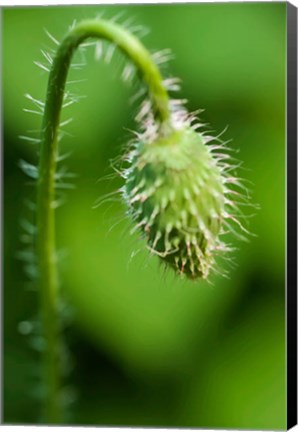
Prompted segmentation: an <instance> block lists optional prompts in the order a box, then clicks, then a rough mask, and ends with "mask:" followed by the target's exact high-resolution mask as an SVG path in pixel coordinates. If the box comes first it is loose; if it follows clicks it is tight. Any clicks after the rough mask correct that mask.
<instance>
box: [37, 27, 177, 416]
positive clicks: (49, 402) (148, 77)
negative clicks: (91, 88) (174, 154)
mask: <svg viewBox="0 0 298 432" xmlns="http://www.w3.org/2000/svg"><path fill="white" fill-rule="evenodd" d="M87 38H100V39H102V38H103V39H106V40H109V41H111V42H112V43H113V44H114V45H116V46H117V47H118V48H119V49H120V50H121V51H122V52H123V53H124V54H126V56H127V57H128V58H129V60H130V61H131V62H132V63H133V64H134V65H135V67H136V69H137V71H138V73H139V75H140V77H141V79H142V80H143V81H144V82H145V84H146V85H147V87H148V93H149V96H150V99H151V104H152V111H153V116H154V119H155V122H156V124H157V127H158V130H159V133H160V134H161V135H163V136H166V135H167V133H168V131H170V130H171V124H170V109H169V97H168V93H167V91H166V89H165V87H164V85H163V82H162V77H161V75H160V72H159V70H158V68H157V66H156V65H155V63H154V62H153V60H152V58H151V55H150V53H149V52H148V51H147V50H146V49H145V48H144V46H143V45H142V44H141V43H140V42H139V40H138V39H137V38H136V37H135V36H133V35H132V34H130V33H129V32H127V31H126V30H125V29H123V28H122V27H121V26H119V25H117V24H115V23H112V22H109V21H105V20H98V19H96V20H86V21H82V22H81V23H79V24H77V25H76V26H75V27H74V28H72V30H70V31H69V33H68V34H67V35H66V36H65V38H64V39H63V41H62V42H61V44H60V45H59V47H58V50H57V53H56V56H55V59H54V61H53V64H52V68H51V71H50V76H49V81H48V89H47V95H46V102H45V110H44V117H43V123H42V130H41V147H40V162H39V176H38V185H37V188H38V191H37V254H38V278H39V287H40V308H41V317H42V318H41V319H42V329H43V336H44V338H45V350H44V354H43V360H42V363H43V382H44V385H45V407H44V408H45V409H44V421H45V422H46V423H59V422H62V421H63V418H62V417H63V413H62V412H61V411H62V408H61V403H60V392H59V390H60V387H61V383H60V380H61V373H60V362H59V347H60V342H61V341H60V337H61V335H60V329H59V319H58V311H57V307H58V299H59V290H58V280H57V264H56V256H55V218H54V216H55V209H54V202H55V173H56V158H57V142H58V128H59V123H60V113H61V108H62V104H63V99H64V91H65V84H66V78H67V73H68V70H69V67H70V63H71V59H72V56H73V54H74V52H75V50H76V48H77V47H78V46H79V45H80V44H81V43H82V42H84V41H85V40H86V39H87Z"/></svg>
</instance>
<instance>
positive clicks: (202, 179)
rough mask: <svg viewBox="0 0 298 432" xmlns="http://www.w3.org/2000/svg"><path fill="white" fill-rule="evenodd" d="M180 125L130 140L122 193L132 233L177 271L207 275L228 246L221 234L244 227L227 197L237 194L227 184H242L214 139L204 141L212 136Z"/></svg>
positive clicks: (191, 275) (194, 276)
mask: <svg viewBox="0 0 298 432" xmlns="http://www.w3.org/2000/svg"><path fill="white" fill-rule="evenodd" d="M185 115H186V114H185V112H184V116H185ZM181 124H183V123H181ZM181 124H180V125H179V128H173V129H172V132H171V133H167V134H166V135H165V136H158V134H157V133H156V131H155V134H154V139H153V140H149V141H147V139H146V137H148V134H147V135H146V131H145V132H144V134H143V135H140V136H139V139H138V140H136V141H135V142H134V144H133V147H132V149H131V150H130V153H129V155H128V156H127V157H126V160H127V161H128V163H129V166H128V167H127V168H126V169H125V170H124V172H123V177H124V178H125V185H124V186H123V188H122V196H123V198H124V200H125V202H126V204H127V206H128V209H129V211H128V213H129V214H130V216H131V217H132V219H133V221H134V223H135V226H134V229H133V231H135V230H140V231H141V232H142V234H143V236H144V237H145V238H146V240H147V245H148V248H149V250H150V251H151V252H152V253H153V254H156V255H158V256H159V257H160V258H161V259H162V260H163V261H164V263H165V264H167V265H168V266H170V267H172V268H173V269H174V270H175V271H176V272H177V273H178V274H181V275H185V276H187V277H188V278H190V279H199V278H202V279H207V278H208V277H209V274H210V272H211V270H215V271H216V257H217V256H218V255H222V254H227V253H228V252H229V251H230V250H231V248H230V247H229V246H228V245H226V244H225V243H224V242H223V240H222V238H221V237H222V236H223V235H224V234H225V232H226V231H227V230H228V231H229V232H231V231H232V230H233V228H232V226H231V223H232V224H234V225H236V227H237V228H239V227H240V231H241V230H245V228H244V227H243V226H242V224H241V223H240V222H239V221H238V219H237V214H238V207H237V204H236V203H235V202H234V201H233V200H232V199H231V197H232V195H233V194H236V195H237V194H240V192H237V191H236V190H234V189H231V188H230V187H229V185H238V186H240V187H241V184H240V183H239V181H238V179H237V178H236V177H234V176H233V175H232V174H231V172H233V166H232V164H231V162H230V161H229V156H228V155H227V154H226V153H223V152H222V147H223V146H222V145H221V144H219V143H218V142H216V138H214V140H215V144H213V145H212V144H207V142H210V141H212V139H211V138H210V137H207V136H204V134H202V133H198V132H197V131H195V130H194V129H195V128H193V127H192V126H191V125H190V123H189V122H187V121H185V122H184V124H183V126H181ZM144 137H145V139H144ZM240 235H241V234H240Z"/></svg>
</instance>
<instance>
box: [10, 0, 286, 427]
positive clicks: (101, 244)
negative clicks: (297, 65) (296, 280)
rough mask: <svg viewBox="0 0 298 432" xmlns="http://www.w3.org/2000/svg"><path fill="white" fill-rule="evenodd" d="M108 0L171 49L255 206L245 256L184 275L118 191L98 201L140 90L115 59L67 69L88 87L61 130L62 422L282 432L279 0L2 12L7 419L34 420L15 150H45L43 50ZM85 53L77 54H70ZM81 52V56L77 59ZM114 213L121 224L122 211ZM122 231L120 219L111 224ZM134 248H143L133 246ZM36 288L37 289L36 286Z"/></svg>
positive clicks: (193, 101) (192, 102)
mask: <svg viewBox="0 0 298 432" xmlns="http://www.w3.org/2000/svg"><path fill="white" fill-rule="evenodd" d="M103 11H104V12H105V14H104V17H107V18H109V17H113V16H115V15H117V14H118V13H119V12H122V11H123V12H124V15H123V18H122V19H121V20H120V21H122V22H123V21H125V20H126V19H129V18H130V17H135V25H141V26H145V27H148V28H149V29H150V33H149V34H148V35H147V36H146V37H145V38H144V39H143V42H144V44H145V45H146V46H147V47H148V48H149V49H151V50H160V49H164V48H170V49H171V50H172V52H173V53H174V58H173V60H171V61H170V63H169V64H168V65H167V66H166V68H165V69H164V72H165V74H167V75H170V76H177V77H179V78H181V80H182V90H181V91H180V92H179V94H178V96H179V97H183V98H186V99H188V103H187V107H188V108H189V110H196V109H198V108H204V109H205V111H204V113H203V114H202V118H203V119H204V121H206V122H207V123H209V124H210V125H212V126H211V127H210V128H212V129H213V130H214V131H216V132H215V133H219V132H221V131H222V130H223V129H224V128H225V127H226V126H227V125H229V128H228V130H227V131H226V132H225V134H224V139H226V140H229V139H233V140H232V142H231V143H230V146H231V147H233V148H235V149H240V152H239V154H238V155H237V157H239V159H240V160H242V161H243V162H244V167H245V168H246V169H247V170H245V171H244V170H243V171H242V172H240V173H239V174H240V176H241V177H245V178H246V179H248V180H249V181H251V182H252V184H253V185H252V187H251V190H252V199H253V202H254V203H258V204H259V205H260V207H261V209H260V210H259V211H258V212H257V214H256V216H255V217H253V218H252V219H251V220H250V230H251V231H252V232H253V233H255V234H256V237H251V239H250V242H249V243H239V242H235V243H236V245H237V247H239V250H238V251H237V252H236V255H235V256H236V262H237V267H236V268H235V269H232V270H231V271H230V279H224V278H222V277H220V276H213V277H212V283H213V284H212V285H211V284H208V283H203V282H195V283H192V282H188V281H181V280H179V279H178V278H176V277H175V276H174V275H173V274H172V273H171V272H164V269H163V268H162V267H160V265H159V262H158V259H157V258H155V257H154V258H152V257H151V258H150V257H149V254H148V252H147V251H146V250H145V248H144V244H143V241H140V240H139V239H138V236H137V235H135V236H133V237H131V236H129V234H128V232H129V229H130V223H129V221H127V220H125V219H124V218H123V215H124V213H125V208H124V206H123V205H122V204H121V203H114V204H113V205H112V206H109V205H106V206H102V207H100V208H98V209H95V210H94V209H92V206H93V205H94V203H95V201H96V199H97V198H99V197H101V196H102V195H103V194H105V193H107V192H110V191H113V190H115V188H118V187H119V186H120V185H121V181H120V180H119V179H117V178H115V179H111V180H108V181H100V182H99V181H98V180H99V179H101V178H102V177H103V176H105V175H107V174H110V173H112V168H111V167H110V162H109V161H110V159H113V158H115V157H116V156H117V155H119V154H120V153H121V151H122V148H123V145H124V144H125V143H126V142H127V140H128V139H129V138H130V136H131V135H130V133H129V130H130V129H135V128H136V124H135V121H134V116H135V114H136V112H137V108H138V105H137V104H135V103H134V104H130V103H129V100H130V98H131V97H132V96H133V95H134V89H133V88H131V87H129V86H127V85H124V84H123V83H122V81H121V79H120V74H121V63H119V57H117V55H116V56H115V58H114V59H113V60H112V62H111V64H105V62H104V61H100V62H97V61H95V60H94V48H91V47H90V48H89V49H87V50H86V59H87V66H86V67H84V68H82V70H72V71H71V74H70V75H71V79H72V80H77V79H84V81H83V82H81V83H77V84H72V85H70V86H69V89H70V90H71V91H72V92H74V93H76V94H77V95H79V96H85V97H84V98H82V99H80V101H79V103H78V104H75V105H73V106H71V107H69V108H67V109H66V110H67V113H66V110H65V114H64V116H65V118H68V117H73V118H74V120H73V122H72V123H70V124H69V125H68V126H67V128H66V130H67V132H68V134H67V135H66V136H65V138H64V139H63V141H62V143H61V144H62V145H61V147H62V151H63V152H68V151H71V152H72V154H71V156H70V157H69V158H68V159H67V160H66V162H65V164H66V165H67V166H68V168H69V170H70V171H72V172H75V173H76V174H77V178H75V179H74V181H73V183H74V184H75V186H76V188H75V189H73V190H70V191H69V192H67V200H66V203H65V205H64V206H62V207H61V208H60V209H59V210H58V211H57V231H58V235H57V241H58V245H59V248H60V249H61V250H63V251H66V257H65V258H64V259H63V260H62V261H61V263H60V267H61V272H60V273H61V281H62V288H63V290H64V292H65V293H66V295H67V297H68V299H69V302H70V304H71V305H72V306H73V309H74V312H75V318H74V323H73V324H72V325H71V327H70V328H69V329H68V331H67V339H68V344H69V346H70V348H71V351H72V356H73V361H74V370H73V372H72V374H71V377H70V379H69V384H70V385H71V386H72V387H73V388H75V389H76V392H77V400H76V402H75V404H74V408H73V412H72V416H71V417H70V418H69V422H70V423H73V424H85V425H92V424H94V425H99V424H104V425H142V426H171V427H175V426H176V427H178V426H180V427H205V428H207V427H208V428H216V427H222V428H251V429H252V428H257V429H266V428H269V429H273V428H276V429H284V428H285V427H286V419H285V414H286V413H285V407H286V405H285V402H286V399H285V398H286V393H285V391H286V387H285V286H284V276H285V267H284V259H285V236H284V233H285V216H284V215H285V207H284V206H285V34H286V33H285V31H286V28H285V17H286V4H285V3H272V4H271V3H263V4H262V3H252V4H245V3H239V4H237V3H231V4H228V3H226V4H193V5H190V4H189V5H186V4H180V5H178V4H176V5H138V6H133V5H126V6H123V5H122V6H96V7H93V6H92V7H91V6H84V7H74V6H70V7H62V6H61V7H39V8H38V7H27V8H6V9H3V11H2V12H3V14H2V18H3V19H2V26H3V66H2V74H3V87H2V88H3V116H4V259H5V267H4V270H5V274H4V321H3V322H4V364H3V367H4V421H5V422H6V423H36V422H38V419H39V417H38V409H37V405H36V400H35V399H34V397H31V395H32V393H34V392H36V391H35V390H36V389H35V384H34V383H35V378H34V373H36V367H37V366H36V364H37V359H38V353H37V352H36V351H35V350H33V349H32V348H31V347H30V346H29V345H30V344H29V339H28V337H27V336H24V335H22V334H20V332H19V331H18V327H19V323H20V322H22V321H27V320H30V318H31V317H33V316H34V314H36V311H37V295H36V293H34V292H32V291H30V289H28V280H27V279H26V276H25V274H24V270H23V264H22V262H21V261H20V260H18V259H17V251H19V250H20V249H21V248H22V245H21V241H20V237H21V235H22V229H21V227H20V221H21V220H22V219H24V218H27V217H29V218H30V217H31V216H30V215H29V216H28V214H27V213H28V212H27V210H26V207H25V205H24V200H25V199H26V198H28V197H29V198H32V197H33V196H34V189H33V188H32V187H31V186H30V185H28V178H27V177H26V176H25V175H24V174H23V173H22V172H21V170H20V169H19V167H18V162H19V160H20V159H24V160H26V161H29V162H31V163H35V162H36V158H37V156H36V146H34V145H32V144H31V143H29V142H26V141H23V140H21V139H20V138H19V135H26V132H27V131H28V130H36V129H38V128H39V127H40V121H41V118H40V117H39V116H35V115H34V114H28V113H26V112H24V111H23V108H31V109H32V106H31V105H30V103H29V101H28V100H26V99H25V97H24V94H25V93H30V94H32V95H33V96H34V97H36V98H38V99H42V100H44V95H45V89H46V83H47V73H46V72H44V73H43V72H42V71H41V70H40V69H39V68H37V67H36V65H34V63H33V61H40V62H41V61H43V58H42V54H41V52H40V49H44V50H46V49H48V48H53V47H54V44H53V43H52V42H51V40H50V39H49V37H48V36H47V35H46V33H45V31H44V29H47V30H48V31H49V32H50V33H51V34H52V35H54V36H55V38H57V39H60V38H61V37H62V36H63V34H64V33H65V31H66V30H67V28H68V26H69V25H70V24H71V23H72V22H73V20H74V19H76V20H80V19H82V18H90V17H94V16H95V15H96V14H98V13H101V12H103ZM77 61H80V58H79V56H77ZM77 61H76V62H77ZM118 221H120V222H119V224H117V222H118ZM113 225H115V226H114V227H113V229H112V230H110V228H111V227H112V226H113ZM138 249H140V252H139V253H138V254H137V255H136V256H134V255H135V254H134V251H137V250H138ZM29 288H30V287H29Z"/></svg>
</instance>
